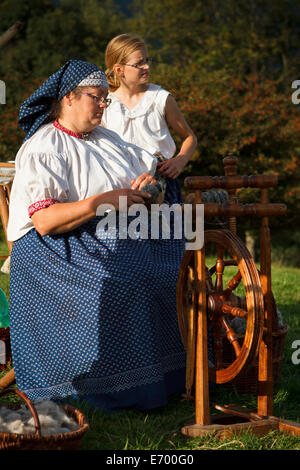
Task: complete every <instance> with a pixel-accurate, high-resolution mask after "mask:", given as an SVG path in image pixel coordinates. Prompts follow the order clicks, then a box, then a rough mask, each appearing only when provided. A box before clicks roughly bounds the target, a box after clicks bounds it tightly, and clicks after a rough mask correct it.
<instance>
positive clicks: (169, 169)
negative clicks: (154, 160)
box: [157, 155, 187, 179]
mask: <svg viewBox="0 0 300 470" xmlns="http://www.w3.org/2000/svg"><path fill="white" fill-rule="evenodd" d="M186 163H187V158H185V157H184V156H180V155H177V156H176V157H174V158H170V160H165V161H164V162H160V163H158V164H157V169H158V171H159V172H160V173H161V174H162V175H164V176H166V177H167V178H171V179H175V178H177V177H178V176H179V175H180V173H181V172H182V170H183V168H184V167H185V165H186Z"/></svg>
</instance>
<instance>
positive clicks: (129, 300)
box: [8, 61, 185, 411]
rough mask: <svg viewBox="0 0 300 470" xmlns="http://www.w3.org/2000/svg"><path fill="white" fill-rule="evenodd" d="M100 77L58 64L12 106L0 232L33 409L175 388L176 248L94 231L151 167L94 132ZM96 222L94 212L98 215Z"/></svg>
mask: <svg viewBox="0 0 300 470" xmlns="http://www.w3.org/2000/svg"><path fill="white" fill-rule="evenodd" d="M107 92H108V85H107V81H106V77H105V74H104V73H103V72H102V71H101V70H99V69H98V67H96V66H95V65H93V64H90V63H87V62H83V61H69V62H67V63H66V64H65V65H64V66H63V67H62V68H61V69H60V70H59V71H58V72H56V73H55V74H54V75H52V76H51V77H49V79H48V80H47V81H46V82H45V83H44V84H43V85H42V86H41V87H40V88H39V89H38V90H37V91H36V92H35V93H33V95H32V96H30V97H29V98H28V99H27V100H26V101H25V102H24V103H23V104H22V106H21V110H20V117H19V123H20V126H21V127H22V128H23V129H24V130H25V131H26V132H27V134H26V139H25V141H24V143H23V145H22V146H21V148H20V150H19V152H18V154H17V157H16V176H15V179H14V183H13V187H12V193H11V202H10V218H9V226H8V238H9V239H10V240H12V241H13V242H14V245H13V251H12V260H11V283H10V316H11V343H12V352H13V363H14V369H15V375H16V381H17V385H18V387H19V388H20V389H21V390H22V391H24V392H25V393H26V394H27V395H28V396H29V397H30V398H31V399H32V400H37V399H61V398H64V397H67V396H70V395H72V396H73V397H78V396H84V397H85V398H86V399H88V400H90V401H91V402H92V403H94V404H96V405H97V406H99V407H100V408H102V409H104V410H106V411H111V410H117V409H124V408H131V407H135V408H139V409H148V408H153V407H157V406H161V405H164V404H165V403H166V397H167V395H168V394H170V393H173V392H176V391H179V390H182V389H183V388H184V367H185V353H184V349H183V346H182V343H181V339H180V335H179V331H178V325H177V318H176V302H175V291H176V280H177V273H178V268H179V265H180V262H181V257H182V247H183V244H182V240H171V241H170V240H166V239H162V238H161V239H154V240H151V239H150V238H148V239H145V238H142V237H140V236H138V234H137V236H136V239H132V238H129V237H127V238H125V237H121V236H119V231H118V230H119V219H118V217H117V218H116V226H115V234H116V236H112V235H110V234H109V232H105V231H104V230H102V231H101V230H99V229H98V227H99V222H100V221H103V220H104V217H105V215H102V216H98V215H97V208H98V207H99V206H100V207H101V206H102V205H105V204H111V205H113V206H114V207H115V208H116V209H118V207H119V200H120V199H119V197H120V196H126V197H127V204H128V206H130V205H132V204H134V203H142V204H143V203H144V202H145V201H146V200H147V198H148V197H149V194H148V193H147V192H145V191H143V190H142V188H143V187H144V186H145V185H147V184H148V183H154V182H155V179H154V178H153V175H154V172H155V169H156V159H155V158H154V157H153V156H152V155H151V154H150V153H148V152H146V151H144V150H142V149H140V148H138V147H135V146H134V145H131V144H127V143H125V142H124V141H123V140H121V139H120V138H119V137H118V136H117V135H116V134H115V133H114V132H113V131H109V130H107V129H104V128H102V127H100V126H99V124H100V122H101V117H102V113H103V110H104V109H105V107H106V106H108V105H109V100H108V99H107ZM98 213H99V212H98Z"/></svg>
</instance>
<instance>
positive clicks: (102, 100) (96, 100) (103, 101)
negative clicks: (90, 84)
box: [79, 91, 111, 107]
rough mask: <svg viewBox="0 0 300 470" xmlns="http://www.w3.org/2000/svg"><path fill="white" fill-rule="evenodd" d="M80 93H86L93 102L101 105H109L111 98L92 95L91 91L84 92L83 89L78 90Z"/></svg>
mask: <svg viewBox="0 0 300 470" xmlns="http://www.w3.org/2000/svg"><path fill="white" fill-rule="evenodd" d="M79 93H80V94H81V95H86V96H89V97H90V98H92V99H93V100H94V103H95V104H98V105H103V104H105V105H106V107H107V106H109V105H110V103H111V99H110V98H104V97H103V96H101V97H100V98H99V97H98V96H96V95H92V94H91V93H86V92H85V91H80V92H79Z"/></svg>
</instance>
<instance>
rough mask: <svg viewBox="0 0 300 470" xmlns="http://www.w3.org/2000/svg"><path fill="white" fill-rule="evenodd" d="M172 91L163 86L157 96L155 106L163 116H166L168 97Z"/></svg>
mask: <svg viewBox="0 0 300 470" xmlns="http://www.w3.org/2000/svg"><path fill="white" fill-rule="evenodd" d="M170 94H171V93H170V92H169V91H167V90H164V89H163V88H161V89H160V90H159V91H158V93H157V95H156V97H155V100H154V101H155V106H156V109H157V110H158V112H159V114H160V116H161V117H163V118H164V117H165V111H166V102H167V98H168V96H169V95H170Z"/></svg>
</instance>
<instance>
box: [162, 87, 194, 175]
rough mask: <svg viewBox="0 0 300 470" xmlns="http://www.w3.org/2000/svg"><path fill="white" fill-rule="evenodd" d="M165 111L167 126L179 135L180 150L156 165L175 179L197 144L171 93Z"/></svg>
mask: <svg viewBox="0 0 300 470" xmlns="http://www.w3.org/2000/svg"><path fill="white" fill-rule="evenodd" d="M165 112H166V121H167V124H168V126H169V127H170V128H171V129H173V131H174V132H175V133H176V134H177V135H179V137H180V138H181V141H182V144H181V148H180V151H179V152H178V154H177V155H176V156H175V157H174V158H171V159H170V160H166V161H164V162H162V163H158V165H157V167H158V169H159V171H161V173H162V174H163V175H164V176H167V177H168V178H173V179H175V178H177V177H178V176H179V174H180V173H181V172H182V170H183V168H184V166H185V165H186V164H187V162H188V161H189V159H190V158H191V156H192V155H193V153H194V151H195V149H196V146H197V137H196V136H195V134H194V132H193V131H192V129H191V128H190V126H189V125H188V123H187V122H186V120H185V118H184V116H183V114H182V112H181V110H180V108H179V107H178V105H177V103H176V101H175V99H174V98H173V96H172V95H169V96H168V98H167V101H166V111H165Z"/></svg>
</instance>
